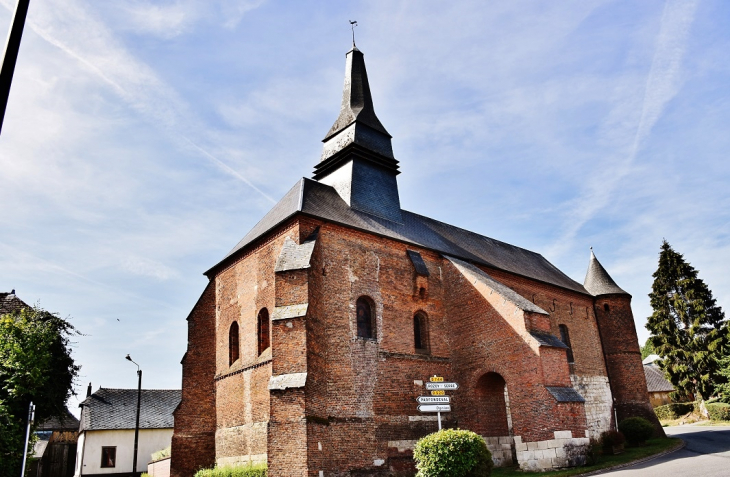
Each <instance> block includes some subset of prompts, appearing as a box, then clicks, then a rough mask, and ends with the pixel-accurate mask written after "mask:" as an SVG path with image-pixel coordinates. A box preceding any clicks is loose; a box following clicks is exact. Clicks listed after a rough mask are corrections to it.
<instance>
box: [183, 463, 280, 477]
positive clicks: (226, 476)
mask: <svg viewBox="0 0 730 477" xmlns="http://www.w3.org/2000/svg"><path fill="white" fill-rule="evenodd" d="M266 472H267V470H266V464H265V463H261V464H253V465H239V466H230V467H228V466H227V467H216V468H214V469H202V470H199V471H198V472H196V473H195V477H266Z"/></svg>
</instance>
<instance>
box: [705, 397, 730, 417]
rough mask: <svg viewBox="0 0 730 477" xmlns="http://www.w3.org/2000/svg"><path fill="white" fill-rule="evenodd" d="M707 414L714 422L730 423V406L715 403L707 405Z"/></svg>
mask: <svg viewBox="0 0 730 477" xmlns="http://www.w3.org/2000/svg"><path fill="white" fill-rule="evenodd" d="M706 407H707V414H709V416H710V419H712V420H713V421H730V404H725V403H724V402H713V403H710V404H707V405H706Z"/></svg>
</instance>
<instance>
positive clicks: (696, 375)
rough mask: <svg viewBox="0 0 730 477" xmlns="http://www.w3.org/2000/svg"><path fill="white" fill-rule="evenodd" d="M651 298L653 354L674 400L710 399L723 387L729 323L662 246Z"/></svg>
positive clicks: (688, 270)
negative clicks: (674, 392) (722, 364)
mask: <svg viewBox="0 0 730 477" xmlns="http://www.w3.org/2000/svg"><path fill="white" fill-rule="evenodd" d="M653 276H654V284H653V285H652V292H651V293H650V294H649V298H650V299H651V307H652V309H653V310H654V312H653V314H652V315H651V316H650V317H649V319H648V322H647V325H646V327H647V329H648V330H649V331H651V333H652V336H651V338H650V340H651V343H652V345H653V347H654V352H655V353H656V354H658V355H659V356H661V357H662V358H663V359H662V360H661V361H660V362H659V366H660V367H661V368H662V369H663V370H664V371H665V373H666V374H667V376H668V378H669V380H670V381H671V382H672V384H673V385H674V386H675V388H676V389H677V391H678V394H680V395H683V396H687V395H689V394H694V395H695V397H697V398H700V397H701V398H703V399H708V398H709V397H710V396H711V395H712V394H713V391H714V389H715V386H716V384H718V383H721V382H723V381H724V380H723V377H722V375H720V374H719V369H720V366H719V364H718V361H719V359H720V358H721V357H722V356H723V353H724V352H725V350H726V347H727V342H728V339H727V323H726V322H725V320H724V318H725V315H724V313H723V311H722V309H721V308H720V307H719V306H718V305H717V303H716V301H715V299H714V298H713V296H712V292H711V291H710V289H709V288H708V287H707V285H706V284H705V282H703V281H702V280H701V279H700V278H698V277H697V270H695V269H694V268H693V267H692V266H691V265H690V264H688V263H687V262H685V261H684V257H683V256H682V255H681V254H679V253H677V252H675V251H674V250H673V249H672V247H671V246H670V245H669V243H667V241H666V240H665V241H664V242H663V243H662V246H661V253H660V254H659V267H658V268H657V271H656V272H655V273H654V275H653Z"/></svg>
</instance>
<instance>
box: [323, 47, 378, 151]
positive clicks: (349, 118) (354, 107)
mask: <svg viewBox="0 0 730 477" xmlns="http://www.w3.org/2000/svg"><path fill="white" fill-rule="evenodd" d="M356 121H357V122H359V123H360V124H364V125H366V126H369V127H370V128H372V129H374V130H375V131H378V132H380V133H382V134H384V135H386V136H387V137H388V138H390V137H392V136H391V135H390V134H388V131H386V130H385V128H384V127H383V125H382V124H381V123H380V120H379V119H378V117H377V116H376V115H375V108H374V107H373V97H372V95H371V93H370V84H369V83H368V73H367V70H366V69H365V55H363V54H362V52H361V51H360V50H358V49H357V47H355V45H354V44H353V45H352V50H350V51H349V52H348V53H347V66H346V68H345V87H344V88H343V91H342V106H341V107H340V116H339V117H338V118H337V121H335V123H334V124H333V125H332V128H330V130H329V132H328V133H327V135H326V136H325V138H324V140H323V142H327V141H328V140H329V139H330V138H331V137H332V136H335V135H336V134H337V133H339V132H341V131H342V130H344V129H345V128H347V127H348V126H349V125H351V124H352V123H354V122H356ZM391 155H392V151H391Z"/></svg>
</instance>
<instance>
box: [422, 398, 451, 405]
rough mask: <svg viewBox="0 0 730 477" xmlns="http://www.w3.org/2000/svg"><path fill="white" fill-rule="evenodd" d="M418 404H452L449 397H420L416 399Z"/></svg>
mask: <svg viewBox="0 0 730 477" xmlns="http://www.w3.org/2000/svg"><path fill="white" fill-rule="evenodd" d="M416 401H418V404H448V403H450V402H451V398H450V397H449V396H419V397H417V398H416Z"/></svg>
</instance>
